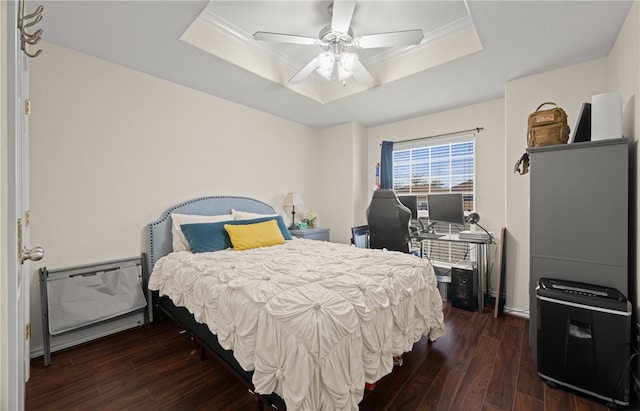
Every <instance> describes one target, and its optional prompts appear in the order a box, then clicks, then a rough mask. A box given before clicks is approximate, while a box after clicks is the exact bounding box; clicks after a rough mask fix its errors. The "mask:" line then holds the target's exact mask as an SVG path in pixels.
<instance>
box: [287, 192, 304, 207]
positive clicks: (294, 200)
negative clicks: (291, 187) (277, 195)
mask: <svg viewBox="0 0 640 411" xmlns="http://www.w3.org/2000/svg"><path fill="white" fill-rule="evenodd" d="M300 204H302V197H300V194H298V193H287V196H286V197H285V198H284V206H285V207H292V206H297V205H300Z"/></svg>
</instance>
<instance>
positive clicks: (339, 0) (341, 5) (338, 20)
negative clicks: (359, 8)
mask: <svg viewBox="0 0 640 411" xmlns="http://www.w3.org/2000/svg"><path fill="white" fill-rule="evenodd" d="M355 8H356V2H355V1H354V0H333V12H332V16H331V30H333V31H337V32H339V33H348V32H349V26H350V25H351V19H352V18H353V11H354V10H355Z"/></svg>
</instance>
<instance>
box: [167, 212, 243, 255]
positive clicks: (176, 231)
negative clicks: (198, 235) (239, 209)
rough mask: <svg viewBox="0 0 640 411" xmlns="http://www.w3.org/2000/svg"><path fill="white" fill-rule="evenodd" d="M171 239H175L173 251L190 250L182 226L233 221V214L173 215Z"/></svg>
mask: <svg viewBox="0 0 640 411" xmlns="http://www.w3.org/2000/svg"><path fill="white" fill-rule="evenodd" d="M171 220H172V224H171V237H172V238H173V251H187V250H189V243H188V242H187V239H186V238H185V236H184V234H183V233H182V230H181V229H180V226H181V225H183V224H194V223H213V222H217V221H229V220H233V214H221V215H194V214H177V213H172V214H171Z"/></svg>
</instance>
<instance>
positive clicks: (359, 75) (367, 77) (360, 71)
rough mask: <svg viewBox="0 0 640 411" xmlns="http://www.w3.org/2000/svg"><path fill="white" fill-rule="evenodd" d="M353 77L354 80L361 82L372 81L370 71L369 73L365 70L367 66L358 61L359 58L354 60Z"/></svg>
mask: <svg viewBox="0 0 640 411" xmlns="http://www.w3.org/2000/svg"><path fill="white" fill-rule="evenodd" d="M353 78H355V79H356V81H357V82H358V83H361V84H367V83H372V82H373V77H372V76H371V73H369V70H367V68H366V67H365V66H364V65H363V64H362V63H361V62H360V60H357V61H355V62H354V64H353Z"/></svg>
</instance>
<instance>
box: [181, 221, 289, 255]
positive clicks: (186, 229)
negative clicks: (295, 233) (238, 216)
mask: <svg viewBox="0 0 640 411" xmlns="http://www.w3.org/2000/svg"><path fill="white" fill-rule="evenodd" d="M269 220H276V221H277V222H278V228H280V231H281V232H282V236H283V237H284V239H285V240H291V233H290V232H289V229H288V228H287V226H286V224H285V223H284V220H283V219H282V216H269V217H259V218H252V219H250V220H230V221H219V222H215V223H194V224H182V225H181V226H180V229H181V230H182V232H183V234H184V236H185V238H186V239H187V242H188V243H189V248H190V249H191V252H192V253H194V254H195V253H206V252H210V251H220V250H224V249H227V248H230V247H232V245H231V239H230V238H229V234H227V231H226V230H225V229H224V225H225V224H232V225H244V224H254V223H262V222H264V221H269Z"/></svg>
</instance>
